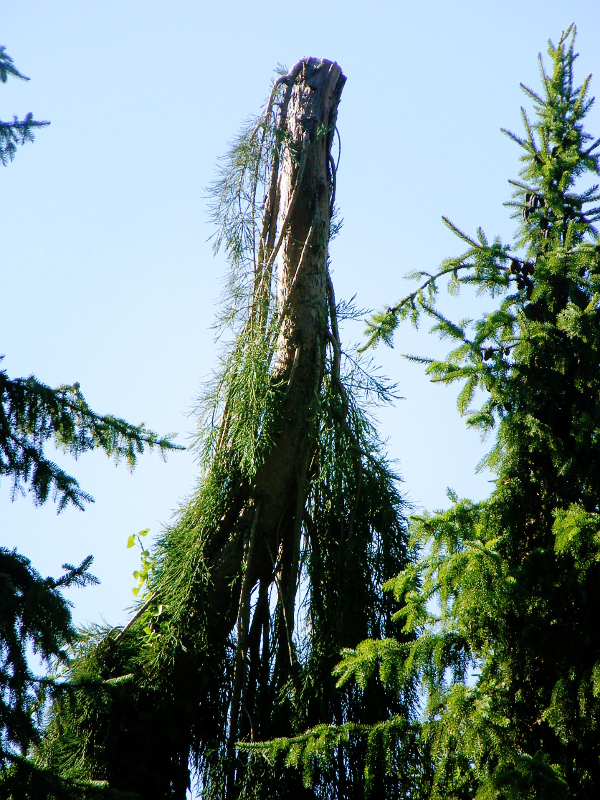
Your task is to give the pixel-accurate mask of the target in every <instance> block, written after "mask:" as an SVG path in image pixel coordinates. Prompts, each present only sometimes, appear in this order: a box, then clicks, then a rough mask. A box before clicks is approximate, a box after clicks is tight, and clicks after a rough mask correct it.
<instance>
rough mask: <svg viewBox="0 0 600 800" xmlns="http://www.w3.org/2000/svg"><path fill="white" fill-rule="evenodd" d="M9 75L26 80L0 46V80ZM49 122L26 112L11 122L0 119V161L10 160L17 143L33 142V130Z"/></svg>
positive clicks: (5, 163) (6, 161)
mask: <svg viewBox="0 0 600 800" xmlns="http://www.w3.org/2000/svg"><path fill="white" fill-rule="evenodd" d="M9 75H11V76H12V77H13V78H20V79H21V80H24V81H28V80H29V78H27V77H26V76H25V75H23V74H22V73H21V72H19V70H18V69H17V68H16V67H15V65H14V62H13V60H12V58H11V57H10V56H9V55H8V53H7V52H6V48H5V47H2V46H0V81H2V83H6V81H7V80H8V77H9ZM49 124H50V123H49V122H39V121H38V120H35V119H34V118H33V114H27V115H26V116H25V117H24V118H23V119H22V120H19V119H18V118H17V117H15V118H14V119H13V121H12V122H2V120H0V161H1V162H2V164H3V165H4V166H6V165H7V164H8V162H9V161H12V160H13V158H14V157H15V153H16V152H17V147H18V146H19V145H22V144H25V142H33V140H34V139H35V135H34V130H35V129H36V128H43V127H45V126H46V125H49Z"/></svg>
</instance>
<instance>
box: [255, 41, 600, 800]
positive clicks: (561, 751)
mask: <svg viewBox="0 0 600 800" xmlns="http://www.w3.org/2000/svg"><path fill="white" fill-rule="evenodd" d="M574 40H575V27H574V26H573V25H572V26H570V27H569V28H568V30H567V31H566V32H564V33H563V34H562V36H561V37H560V40H559V42H558V44H557V45H556V46H555V45H554V44H553V43H552V42H549V47H548V55H549V57H550V68H549V69H548V70H547V69H546V67H545V66H544V63H543V59H542V57H541V56H540V59H539V61H540V71H541V84H542V86H541V91H539V92H537V91H534V90H533V89H531V88H529V87H527V86H524V85H523V86H522V88H523V90H524V92H525V94H526V95H527V97H528V98H529V100H531V101H533V106H534V115H535V116H534V117H533V119H532V120H530V117H529V116H528V114H527V112H526V111H525V110H524V109H523V110H522V117H523V124H524V129H525V130H524V134H523V135H517V134H515V133H513V132H511V131H504V132H505V133H506V134H507V135H508V136H509V137H510V138H511V139H512V140H513V141H514V142H515V143H516V144H517V145H518V146H519V148H520V149H521V161H522V164H523V167H522V169H521V173H520V178H519V179H518V180H514V181H510V183H511V185H512V186H513V189H514V193H513V197H512V200H511V201H510V202H509V203H507V205H508V206H509V207H510V208H512V209H513V210H514V214H513V216H514V218H515V219H518V220H519V221H520V224H519V227H518V230H517V234H516V237H515V241H514V244H513V245H508V244H503V243H502V242H501V241H500V239H499V238H496V239H494V241H493V242H491V243H490V242H489V240H488V239H487V238H486V236H485V234H484V233H483V231H482V230H481V229H479V230H478V231H477V235H476V236H475V237H471V236H469V235H468V234H466V233H463V232H462V231H461V230H460V229H459V228H457V227H456V226H455V225H454V224H453V223H451V222H450V221H449V220H447V219H445V220H444V221H445V222H446V224H447V225H448V226H449V227H450V228H451V229H452V230H453V231H454V232H455V233H456V235H457V236H458V237H459V238H460V239H461V240H462V241H463V242H464V243H465V245H466V246H467V249H466V251H465V252H464V253H463V254H462V255H460V256H458V257H456V258H449V259H448V260H447V261H445V262H443V263H442V265H441V267H440V269H439V270H438V271H437V272H436V273H435V274H433V273H427V272H419V273H417V274H416V276H415V277H416V278H417V279H418V280H419V286H418V288H417V289H416V290H415V291H414V292H412V293H411V294H410V295H409V296H407V297H405V298H404V299H403V300H402V301H400V302H399V303H398V304H397V305H395V306H393V307H390V308H387V309H386V310H385V311H383V312H382V313H381V314H377V315H375V316H374V317H373V318H372V319H371V321H370V323H369V326H368V336H369V344H375V343H377V342H378V341H385V342H388V343H390V342H391V340H392V337H393V333H394V330H395V329H396V327H397V325H398V324H399V322H400V321H402V320H404V319H411V320H412V321H413V322H415V323H416V322H417V321H418V320H419V319H420V318H421V317H423V316H425V317H429V318H431V319H432V320H433V321H434V328H433V330H434V331H437V333H438V334H439V335H440V336H442V337H443V338H445V339H449V340H450V341H451V342H453V343H454V345H455V347H454V349H453V350H452V351H451V352H450V353H449V355H448V357H447V358H446V359H445V360H441V361H439V360H431V359H426V358H420V357H419V358H415V360H416V361H419V362H421V363H424V364H425V365H426V370H427V372H428V374H429V375H430V376H431V377H432V380H434V381H438V382H441V383H446V384H448V383H453V382H456V381H459V382H461V383H462V389H461V392H460V394H459V397H458V408H459V411H460V413H461V414H463V415H465V417H466V420H467V424H468V425H470V426H472V427H474V428H476V429H479V430H480V431H481V432H482V433H483V434H484V435H490V436H491V437H493V447H492V449H491V452H490V453H489V455H488V456H487V457H486V459H485V460H484V461H483V462H482V466H487V467H488V468H490V469H491V470H492V472H493V473H494V475H495V488H494V490H493V492H492V494H491V496H490V497H489V498H488V499H487V500H485V501H483V502H479V503H473V502H471V501H469V500H464V499H463V500H460V499H459V498H458V497H457V496H456V495H454V494H452V493H450V500H451V506H450V508H449V509H448V510H447V511H439V512H434V513H427V514H423V515H421V516H418V517H415V518H414V519H413V520H412V523H411V532H412V544H413V546H414V547H415V548H416V550H417V553H418V558H417V559H416V560H415V562H414V563H413V564H411V565H410V566H409V567H408V568H407V569H405V570H403V571H402V572H401V573H400V574H399V575H398V576H397V577H396V578H394V579H393V580H391V581H389V582H388V584H387V586H386V588H387V589H388V590H389V591H391V592H392V593H393V594H394V596H395V598H396V599H397V600H399V601H402V603H403V606H402V607H401V608H400V609H399V610H398V612H397V614H396V619H397V620H398V621H402V623H403V625H404V628H403V630H404V633H405V635H406V636H407V640H406V641H405V642H404V643H402V642H400V641H398V640H395V639H386V640H378V639H376V638H371V639H369V640H366V641H364V642H362V643H361V644H360V645H359V646H358V647H357V648H354V649H348V650H346V651H345V652H344V654H343V658H342V661H341V663H340V664H339V665H338V666H337V667H336V675H337V676H338V678H339V684H338V685H339V686H340V687H343V688H346V689H347V687H348V686H349V685H356V686H357V687H363V686H368V685H369V681H370V680H373V679H374V678H376V677H379V679H380V680H381V681H383V682H384V683H385V684H386V685H387V686H390V687H391V686H397V687H399V688H400V687H402V686H404V685H405V684H406V682H407V681H409V680H410V679H411V678H412V679H413V680H418V681H419V682H420V685H421V691H422V693H423V698H424V702H425V703H426V707H425V709H424V712H423V726H422V730H421V732H420V735H419V741H418V749H419V752H420V754H421V757H422V758H421V760H420V761H418V762H417V763H416V764H415V767H416V771H417V773H418V774H420V775H422V776H423V778H424V779H425V783H424V784H422V793H421V794H418V795H416V794H411V793H410V792H408V794H406V790H405V785H403V791H402V792H401V793H399V795H398V796H411V797H416V796H418V797H428V798H429V797H430V798H440V799H441V798H475V797H476V798H479V799H480V800H483V798H486V799H487V798H490V799H491V798H515V800H516V799H517V798H519V800H521V799H522V798H545V799H546V798H566V797H577V798H585V799H586V800H592V798H595V797H597V794H598V787H599V786H600V735H599V728H598V726H599V724H600V631H599V629H598V625H597V619H596V616H597V612H598V608H599V607H600V563H599V562H600V533H599V531H600V471H599V464H600V452H599V442H600V369H599V367H600V364H599V353H600V306H599V302H600V245H599V244H598V232H597V229H596V228H595V226H594V223H595V222H596V221H597V220H598V219H599V218H600V205H599V200H600V193H599V190H598V184H596V183H593V184H592V185H590V184H589V180H586V179H587V178H589V176H590V175H591V176H592V180H595V179H597V176H598V174H599V158H600V157H599V155H598V148H599V147H600V139H596V140H594V139H592V137H591V136H590V135H589V134H588V133H586V132H585V130H584V126H583V122H584V118H585V116H586V113H587V112H588V111H589V109H590V107H591V105H592V103H593V99H590V98H589V97H588V90H589V80H590V79H589V77H588V78H587V79H586V80H585V81H584V82H583V84H582V85H581V86H578V85H577V84H576V83H575V78H574V71H573V67H574V62H575V59H576V54H575V52H574ZM445 278H449V288H450V290H451V291H452V292H456V291H458V289H459V288H460V287H461V286H469V287H474V288H475V289H476V290H477V291H478V292H479V293H481V294H484V295H486V296H487V297H488V298H491V299H492V300H493V301H494V310H493V311H491V312H490V313H486V314H484V315H483V316H482V317H480V318H479V319H476V320H470V321H469V320H467V321H463V322H461V323H454V322H452V321H451V320H450V319H448V318H447V317H446V316H444V315H443V314H442V313H441V312H440V310H439V308H438V306H437V305H436V295H437V293H438V289H439V285H440V283H441V282H442V280H443V279H445ZM478 390H481V391H482V392H483V393H484V397H485V399H484V402H483V404H482V405H481V407H479V408H474V407H473V401H474V399H475V397H476V392H477V391H478ZM477 396H478V395H477ZM411 636H412V637H414V638H412V639H411ZM380 728H381V729H383V730H386V729H387V730H388V731H389V735H390V737H393V733H394V732H393V730H392V728H391V726H390V725H389V724H385V723H384V722H382V723H381V724H380ZM372 730H374V729H372ZM358 733H359V735H365V733H364V732H358ZM284 746H285V747H287V749H288V750H289V751H290V752H293V747H292V748H291V749H290V745H289V743H288V744H287V745H283V744H282V743H277V742H274V743H271V745H263V746H260V748H259V749H261V750H262V752H264V753H265V754H267V755H269V753H270V752H272V751H273V750H274V749H275V748H282V747H284ZM296 762H297V763H300V764H302V763H306V757H305V756H304V755H303V754H302V753H301V754H300V756H299V757H298V758H296ZM389 767H390V769H391V770H395V769H397V764H396V762H392V763H390V765H389Z"/></svg>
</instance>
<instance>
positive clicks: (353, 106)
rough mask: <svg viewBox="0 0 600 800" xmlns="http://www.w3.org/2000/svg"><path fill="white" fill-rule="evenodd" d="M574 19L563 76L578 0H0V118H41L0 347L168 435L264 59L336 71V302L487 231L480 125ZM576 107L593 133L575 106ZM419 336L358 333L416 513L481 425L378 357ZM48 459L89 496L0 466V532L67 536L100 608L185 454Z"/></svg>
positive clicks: (394, 362) (534, 73)
mask: <svg viewBox="0 0 600 800" xmlns="http://www.w3.org/2000/svg"><path fill="white" fill-rule="evenodd" d="M573 20H574V21H575V22H576V23H577V26H578V31H579V34H578V39H577V50H578V51H579V52H580V53H581V56H580V58H579V60H578V62H577V65H576V74H577V78H578V80H579V81H580V82H581V81H582V80H583V79H584V77H585V76H586V75H587V74H589V73H590V72H591V73H594V72H598V71H599V66H600V63H599V51H598V47H597V35H598V30H599V28H600V4H598V3H594V2H591V1H590V2H581V1H580V0H576V1H575V2H570V3H568V4H567V3H565V2H553V0H544V2H539V1H538V0H528V2H526V3H524V2H513V0H505V1H504V2H502V3H486V2H481V0H480V2H466V0H456V1H455V2H452V3H450V2H433V0H423V1H422V2H418V3H414V2H413V3H409V2H404V0H396V2H371V3H358V2H353V0H345V1H344V2H339V1H338V0H330V2H328V3H327V4H324V3H322V2H315V0H305V1H304V2H303V3H302V4H298V3H289V2H283V1H281V0H280V2H278V3H274V2H271V0H267V1H266V2H255V3H248V2H238V0H229V2H227V3H215V2H211V3H207V2H198V1H196V2H191V0H188V1H187V2H185V1H184V0H172V2H170V3H164V2H156V0H144V2H141V0H127V1H126V2H123V0H119V1H117V0H104V2H102V3H100V2H86V3H82V2H77V1H75V0H73V1H72V2H68V1H67V0H53V2H52V3H48V2H42V0H2V5H1V8H0V44H3V45H5V46H6V48H7V52H8V53H9V54H10V55H11V56H12V58H13V59H14V61H15V64H16V66H17V67H18V69H19V70H21V72H23V73H25V74H26V75H28V76H29V77H30V78H31V80H30V81H29V82H28V83H25V82H22V81H16V80H13V81H10V82H9V83H7V84H6V85H0V119H3V120H7V119H10V118H12V117H13V115H15V114H16V115H18V116H19V117H20V118H22V117H23V116H24V115H25V114H26V113H27V112H29V111H32V112H34V115H35V117H36V118H37V119H40V120H50V122H51V125H50V126H49V127H48V128H45V129H44V130H41V131H39V133H38V134H37V137H36V141H35V143H33V144H28V145H26V146H24V147H23V148H21V149H20V150H19V152H18V153H17V157H16V159H15V161H14V163H12V164H10V165H9V166H8V167H7V168H0V180H1V181H2V196H3V198H4V200H3V209H2V211H3V213H2V217H1V219H0V274H1V283H0V301H1V312H0V353H2V354H4V355H5V359H4V361H3V362H2V366H3V368H4V369H6V370H7V372H8V374H9V376H10V377H13V378H14V377H21V376H27V375H30V374H32V373H33V374H35V375H36V376H37V377H38V378H39V379H40V380H42V381H44V382H45V383H48V384H50V385H52V386H56V385H59V384H63V383H73V382H75V381H79V383H80V384H81V390H82V392H83V394H84V395H85V397H86V399H87V401H88V402H89V404H90V405H91V406H92V408H94V410H96V411H97V412H99V413H112V414H115V415H117V416H121V417H124V418H125V419H127V420H129V421H130V422H134V423H138V422H140V421H142V420H143V421H144V422H145V423H146V424H147V425H148V426H149V427H150V428H152V429H153V430H155V431H157V432H159V433H161V434H164V433H167V432H177V433H178V438H177V441H179V442H180V443H182V444H185V445H187V444H189V442H190V439H191V437H192V435H193V433H194V430H195V425H196V419H195V416H194V408H195V405H196V398H197V397H198V394H199V392H200V390H201V386H202V383H203V381H205V380H206V379H207V378H208V377H209V376H210V374H211V371H212V370H213V369H214V368H215V366H216V363H217V357H218V353H219V346H218V344H216V343H215V341H214V330H213V329H212V327H211V326H212V324H213V321H214V315H215V309H216V303H217V301H218V297H219V294H220V292H221V289H222V279H223V276H224V274H225V263H224V261H223V258H222V257H221V256H217V257H214V255H213V252H212V246H211V242H210V240H209V239H210V236H211V233H212V228H211V225H210V220H209V215H208V199H207V189H206V187H207V186H208V185H209V184H210V183H211V181H212V180H213V178H214V176H215V169H216V166H217V165H218V159H219V156H220V155H222V154H223V153H224V152H225V151H226V150H227V145H228V142H230V141H231V140H232V138H233V137H234V136H235V134H236V132H237V130H238V129H239V127H240V125H241V123H242V122H243V121H244V120H245V119H247V118H248V117H249V116H250V115H253V114H258V113H259V112H260V110H261V109H262V107H263V105H264V103H265V101H266V98H267V96H268V92H269V86H270V81H271V78H272V76H273V72H274V70H275V68H276V67H277V65H278V64H286V65H287V66H291V65H292V64H294V63H295V62H296V61H297V60H298V59H299V58H301V57H303V56H306V55H310V56H317V57H324V58H328V59H331V60H335V61H337V62H338V63H339V64H340V66H341V67H342V69H343V71H344V74H345V75H346V76H347V83H346V86H345V88H344V92H343V95H342V102H341V105H340V110H339V116H338V127H339V131H340V135H341V141H342V154H341V162H340V167H339V171H338V182H337V202H338V205H339V209H340V213H341V215H342V217H343V219H344V227H343V229H342V231H341V233H340V235H339V236H338V237H337V239H336V240H335V241H334V242H333V243H332V246H331V263H332V274H333V280H334V285H335V289H336V295H337V297H338V299H342V298H343V299H347V300H349V299H350V298H351V297H353V296H356V300H355V302H356V303H357V305H358V306H360V307H362V308H368V309H376V308H380V307H382V306H384V305H386V304H392V303H394V302H395V301H396V300H398V299H399V298H400V297H402V296H403V295H404V294H406V293H407V292H408V291H410V288H411V284H410V283H409V282H407V281H405V280H404V276H405V275H406V273H408V272H410V271H413V270H415V269H426V270H433V269H435V267H436V266H437V265H438V264H439V263H440V262H441V261H442V259H444V258H445V257H448V256H451V255H457V254H458V253H459V252H460V250H461V248H460V242H459V241H458V240H456V239H455V237H453V235H452V234H451V233H450V232H449V231H448V230H447V229H446V228H445V227H444V225H443V224H442V222H441V216H442V214H444V215H447V216H449V217H450V218H451V219H452V220H453V221H454V222H455V223H456V224H458V225H459V226H460V227H461V228H462V229H464V230H466V231H468V232H471V233H473V232H474V231H475V230H476V229H477V227H478V226H480V225H481V226H482V227H483V229H484V230H485V231H486V233H487V234H488V235H489V236H490V237H493V236H495V235H499V236H500V237H501V238H502V239H503V240H504V241H510V239H511V236H512V234H513V231H514V228H515V223H514V221H513V220H511V219H510V215H509V211H508V210H507V209H506V208H504V207H503V205H502V204H503V202H504V201H506V200H508V199H509V198H510V187H509V185H508V183H507V180H508V179H509V178H515V177H517V174H518V170H519V155H520V153H519V152H518V148H517V147H516V146H515V145H514V144H513V143H512V142H511V141H510V140H509V139H508V138H507V137H505V136H503V135H502V133H501V132H500V128H501V127H506V128H510V129H512V130H515V131H517V132H519V131H520V130H521V123H520V111H519V109H520V106H521V105H522V104H523V103H524V102H525V103H526V104H527V100H526V98H525V97H524V95H523V93H522V91H521V90H520V88H519V83H520V81H523V82H525V83H527V84H529V85H531V86H532V87H533V88H538V87H539V83H540V81H539V70H538V65H537V54H538V52H539V51H542V52H543V53H545V51H546V42H547V39H548V37H551V38H552V39H553V40H554V41H555V42H556V41H557V40H558V38H559V36H560V33H561V31H562V30H563V29H564V28H565V27H566V26H567V25H568V24H569V23H570V22H572V21H573ZM595 90H597V84H596V82H595V81H594V80H592V94H594V91H595ZM587 128H588V130H589V131H590V132H591V133H592V134H595V135H596V136H598V135H600V110H599V108H596V107H595V108H594V109H593V110H592V112H591V113H590V115H589V117H588V123H587ZM443 307H444V309H445V310H447V311H448V313H451V314H452V315H453V316H454V317H455V318H459V319H460V318H463V317H465V316H470V315H471V316H472V315H475V314H479V313H480V312H481V309H482V306H477V307H476V308H474V306H473V301H472V298H468V297H461V298H459V299H458V300H456V301H455V300H451V301H449V302H446V301H445V304H444V306H443ZM483 309H484V310H485V305H484V306H483ZM361 336H362V328H361V326H360V325H358V326H352V327H348V328H347V329H346V330H344V331H343V337H345V339H346V342H354V341H359V340H360V338H361ZM444 352H445V347H444V345H443V344H442V345H440V344H439V343H438V342H437V340H436V339H435V338H434V337H432V336H429V335H428V332H427V326H426V325H424V326H423V327H421V328H420V329H419V331H418V332H415V331H413V330H412V329H411V328H410V327H408V326H405V327H402V328H401V329H400V330H399V332H398V333H397V336H396V340H395V347H394V349H393V350H389V349H385V348H379V349H378V350H377V351H376V352H375V357H376V359H377V361H378V362H379V363H380V364H381V366H382V369H383V371H384V372H385V374H387V375H388V377H389V378H390V379H391V380H393V381H395V382H397V383H398V392H399V394H400V395H401V396H402V397H403V398H404V399H402V400H398V401H397V402H396V403H394V405H393V406H391V407H389V408H387V409H383V410H380V411H379V412H378V417H379V429H380V433H381V436H382V438H384V439H386V440H387V449H388V453H389V455H390V457H391V458H393V459H395V460H396V466H397V469H398V471H399V473H400V474H401V476H402V478H403V491H404V493H405V496H406V498H407V500H409V501H410V502H411V503H412V505H413V507H414V508H415V509H417V510H418V509H419V508H430V509H433V508H440V507H443V506H445V505H446V504H447V502H448V501H447V498H446V488H447V487H448V486H451V487H452V488H453V489H454V490H455V491H457V492H458V494H459V495H461V496H468V497H470V498H472V499H474V500H477V499H482V498H483V497H485V496H486V495H487V494H488V493H489V491H490V489H491V484H490V477H491V476H490V475H489V474H486V473H483V474H479V475H476V474H475V466H476V464H477V463H478V461H479V460H480V459H481V457H482V456H483V455H484V454H485V453H486V452H487V450H488V449H489V447H490V446H491V444H490V442H487V443H481V442H480V441H479V438H478V435H477V434H476V433H474V432H473V431H469V430H467V429H466V426H465V424H464V421H463V420H462V419H461V418H460V417H459V415H458V413H457V411H456V403H455V399H456V390H455V389H453V388H442V387H440V386H434V385H432V384H430V383H429V381H428V379H427V378H426V377H425V376H424V375H423V370H422V368H421V367H420V366H418V365H415V364H412V363H410V362H408V361H407V360H406V359H404V358H402V353H419V354H423V355H442V354H443V353H444ZM56 458H57V460H60V463H61V464H64V466H65V467H66V468H67V469H68V471H69V472H70V473H71V474H73V475H75V477H76V478H77V479H78V480H79V482H80V484H81V486H82V488H83V489H84V490H85V491H87V492H89V493H90V494H92V495H93V497H94V498H95V503H94V504H92V505H90V506H89V507H88V508H87V509H86V510H85V512H83V513H82V512H79V511H77V510H75V509H67V510H66V511H64V512H63V513H62V514H60V515H57V513H56V506H53V505H52V504H51V503H48V504H47V505H45V506H43V507H41V508H35V507H34V506H33V503H32V500H31V497H30V496H29V497H28V496H26V497H17V498H16V499H15V501H14V502H11V484H10V481H8V480H3V482H2V484H1V485H0V546H4V547H9V548H12V547H16V548H17V549H18V550H19V551H20V552H22V553H23V554H24V555H26V556H27V557H28V558H30V559H31V561H32V564H33V565H34V567H35V568H36V569H38V570H39V571H40V572H41V573H42V574H43V575H44V576H45V575H55V576H56V575H58V574H59V573H60V571H61V564H63V563H64V562H69V563H71V564H76V563H79V562H80V561H81V560H82V559H83V558H84V557H85V556H87V555H88V554H92V555H93V556H94V559H95V560H94V565H93V568H92V571H93V572H94V573H95V574H96V575H97V576H98V578H99V579H100V581H101V583H100V585H99V586H98V587H90V588H86V589H84V590H76V591H75V590H73V591H71V592H70V593H69V598H70V600H71V601H72V602H73V603H74V608H73V615H74V619H75V621H76V622H77V623H78V624H86V623H96V622H100V621H101V620H102V619H104V620H106V621H107V622H109V623H110V624H111V625H118V624H123V623H124V622H125V621H126V619H127V617H128V610H127V609H128V608H129V607H130V606H131V605H132V603H133V601H134V597H133V595H132V593H131V589H132V587H133V585H134V579H133V577H132V572H133V570H134V569H136V567H137V562H138V556H137V554H136V552H135V551H134V550H127V549H126V542H127V538H128V537H129V536H130V535H131V534H132V533H136V532H137V531H139V530H141V529H145V528H150V530H151V535H156V534H157V533H159V531H160V530H161V526H163V525H165V524H168V523H169V521H170V520H171V519H172V516H173V514H174V513H176V511H177V509H178V507H179V506H180V504H181V503H182V502H184V501H185V499H186V497H187V496H189V494H190V493H191V492H192V491H193V489H194V486H196V485H197V481H198V467H197V464H196V462H195V459H194V454H193V453H192V452H190V451H189V450H187V451H185V452H183V453H173V454H172V455H171V456H170V457H169V459H168V461H167V462H166V463H163V461H162V460H161V459H160V457H159V456H158V455H156V454H150V455H145V456H143V457H142V458H141V459H140V462H139V465H138V467H137V468H136V470H135V471H134V472H133V474H130V473H129V472H128V470H127V467H126V466H125V465H122V464H121V465H118V466H116V467H115V465H114V463H113V462H110V461H109V460H107V458H106V456H104V455H103V454H101V453H90V454H86V455H84V456H82V457H81V459H79V460H78V461H77V462H73V461H72V460H69V459H64V457H63V456H62V455H61V454H57V456H56Z"/></svg>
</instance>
